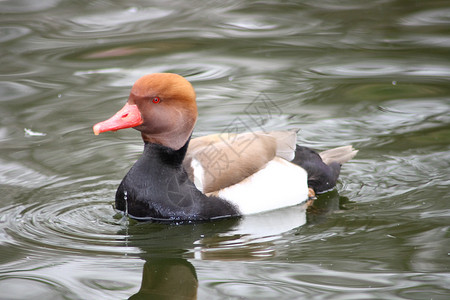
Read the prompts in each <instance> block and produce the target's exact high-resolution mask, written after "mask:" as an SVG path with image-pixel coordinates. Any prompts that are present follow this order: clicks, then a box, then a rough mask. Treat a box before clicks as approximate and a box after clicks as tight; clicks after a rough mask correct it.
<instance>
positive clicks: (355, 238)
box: [0, 0, 450, 299]
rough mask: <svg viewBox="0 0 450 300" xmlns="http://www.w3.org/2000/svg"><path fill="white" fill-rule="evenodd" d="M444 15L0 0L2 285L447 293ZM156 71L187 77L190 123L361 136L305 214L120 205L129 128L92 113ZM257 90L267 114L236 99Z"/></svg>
mask: <svg viewBox="0 0 450 300" xmlns="http://www.w3.org/2000/svg"><path fill="white" fill-rule="evenodd" d="M449 16H450V8H449V6H448V4H446V3H444V2H442V1H421V2H420V1H419V2H417V1H407V0H388V1H385V0H380V1H355V0H346V1H339V2H336V1H310V0H305V1H284V2H282V3H281V2H280V3H278V2H277V3H275V2H273V3H269V2H252V1H241V2H236V1H222V2H208V3H204V2H199V1H195V0H193V1H187V2H182V3H178V2H173V1H139V0H137V1H132V2H117V1H109V0H108V1H87V2H86V1H82V2H73V1H72V2H71V1H65V0H56V1H55V0H44V1H39V2H36V1H30V0H16V1H0V54H1V55H0V64H1V68H2V72H0V73H1V74H0V103H1V109H0V148H1V151H0V193H1V195H2V198H1V201H0V202H1V204H0V265H1V268H0V269H1V271H0V290H1V291H2V292H3V295H10V297H9V296H8V297H9V298H10V299H27V298H36V299H38V298H39V299H62V298H65V299H118V298H119V299H121V298H128V297H132V299H139V298H144V299H145V298H146V297H147V298H148V295H150V294H165V295H168V296H172V298H174V297H175V298H176V299H180V297H181V296H180V297H178V295H179V294H182V295H183V296H186V297H187V298H193V297H195V296H197V298H199V299H211V298H213V299H214V298H217V299H224V298H231V299H234V298H246V299H255V298H280V297H281V298H288V299H291V298H292V297H293V295H294V296H296V297H297V296H298V297H300V298H309V297H310V298H333V299H350V298H358V299H362V298H364V299H428V298H433V299H446V298H447V297H448V296H447V294H448V289H447V287H448V285H449V282H450V281H449V278H450V277H449V264H448V249H449V244H448V217H449V215H450V213H449V211H450V210H449V205H448V185H449V181H448V169H449V168H450V165H449V161H450V151H449V143H450V140H449V137H450V134H449V129H450V126H449V124H450V104H449V103H450V101H449V98H450V96H449V95H450V88H449V87H450V86H449V84H448V83H449V80H448V79H449V76H450V64H449V60H448V53H449V49H448V48H449V46H450V37H449V31H448V28H449V24H450V18H449ZM152 72H175V73H179V74H181V75H183V76H186V77H187V78H188V79H189V80H190V81H191V82H192V83H193V85H194V87H195V89H196V91H197V97H198V107H199V113H200V116H199V119H198V122H197V125H196V129H195V132H194V135H195V136H199V135H203V134H209V133H217V132H222V131H224V130H225V129H227V128H230V127H231V126H237V127H239V128H238V129H239V130H243V129H245V128H250V129H251V130H256V129H259V126H260V125H261V124H262V125H264V127H265V128H267V129H294V128H296V129H298V128H300V131H299V142H300V143H301V144H305V145H309V146H311V147H313V148H316V149H318V150H325V149H329V148H332V147H337V146H342V145H347V144H353V145H354V146H355V147H356V148H358V149H359V150H360V152H359V153H358V156H357V157H356V159H354V160H353V161H351V162H350V163H348V164H347V165H345V166H344V167H343V169H342V175H341V181H340V182H339V184H338V187H337V189H336V190H335V191H332V192H330V193H326V194H324V195H320V197H319V199H318V200H317V201H316V202H315V204H314V206H313V207H311V208H309V209H308V210H307V211H306V210H305V207H302V206H299V207H295V208H289V209H287V210H280V211H277V212H272V213H268V214H262V215H256V216H251V217H248V218H244V219H234V220H223V221H220V222H212V223H203V224H185V225H181V226H175V225H163V224H144V223H135V222H134V221H132V220H130V221H126V220H124V219H123V218H122V216H121V215H119V214H117V213H116V212H115V210H114V209H113V202H114V193H115V189H116V187H117V185H118V183H119V182H120V180H121V179H122V177H123V176H124V175H125V173H126V171H127V170H128V169H129V168H130V165H131V164H132V163H133V162H134V161H135V160H136V159H137V157H138V156H139V154H140V153H141V151H142V145H141V142H140V138H139V134H138V133H137V132H134V131H131V130H130V131H124V132H118V133H117V134H116V135H114V136H111V135H108V136H100V137H96V138H94V137H93V135H92V133H91V125H92V124H94V123H96V121H98V120H102V119H105V118H106V117H109V116H110V115H111V113H112V112H114V111H115V108H116V107H118V106H120V105H121V104H123V103H124V102H125V99H126V97H128V92H129V89H130V86H131V85H132V84H133V82H134V81H135V80H136V79H138V78H139V77H141V76H142V75H143V74H146V73H152ZM262 93H263V94H262ZM260 95H265V96H266V97H268V98H269V99H270V100H271V101H273V103H275V105H276V107H277V113H276V115H273V116H268V115H264V114H262V115H260V116H255V115H252V116H248V115H247V114H245V113H244V111H245V109H246V107H247V106H248V105H249V103H251V102H252V101H253V100H255V99H256V98H257V97H258V96H260ZM254 117H257V118H258V119H259V120H262V122H254V120H253V119H252V118H254ZM236 120H239V122H236ZM165 278H167V280H165ZM177 292H178V294H177ZM132 295H134V296H132Z"/></svg>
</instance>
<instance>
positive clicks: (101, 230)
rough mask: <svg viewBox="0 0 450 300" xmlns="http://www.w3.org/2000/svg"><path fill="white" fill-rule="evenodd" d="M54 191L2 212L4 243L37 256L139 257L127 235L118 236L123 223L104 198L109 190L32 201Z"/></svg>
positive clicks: (35, 195) (41, 192)
mask: <svg viewBox="0 0 450 300" xmlns="http://www.w3.org/2000/svg"><path fill="white" fill-rule="evenodd" d="M99 184H100V185H102V183H99ZM103 184H106V183H103ZM59 190H60V191H61V189H59ZM52 191H53V190H52V189H49V188H44V189H41V190H36V191H35V192H33V194H32V195H31V197H30V199H29V200H28V201H27V202H28V203H24V204H16V205H11V206H7V207H3V208H2V209H1V211H0V214H1V215H2V219H1V223H0V224H1V227H0V229H1V230H0V231H2V235H3V236H4V237H5V239H4V241H5V240H8V241H9V242H10V243H12V244H15V245H17V244H20V245H21V247H22V248H27V249H30V250H31V249H34V251H35V252H36V253H39V252H41V251H43V252H48V251H64V252H66V251H69V252H72V253H76V252H85V251H90V252H96V253H120V254H123V253H139V251H138V250H136V249H134V248H132V247H127V244H126V240H127V238H128V237H127V235H126V234H125V235H119V234H117V232H118V231H119V230H121V229H122V228H123V226H124V223H123V221H121V220H120V219H115V218H114V217H113V216H114V215H115V212H114V209H113V208H112V204H111V203H110V202H108V201H107V200H105V198H104V196H103V195H104V194H106V193H108V192H109V191H108V190H105V189H101V190H96V191H92V192H89V193H85V192H80V193H75V194H67V193H66V194H65V193H64V192H62V195H61V196H62V198H60V199H54V200H49V201H47V202H46V203H42V202H34V201H33V200H34V199H37V198H48V197H49V195H51V194H52ZM53 192H54V191H53Z"/></svg>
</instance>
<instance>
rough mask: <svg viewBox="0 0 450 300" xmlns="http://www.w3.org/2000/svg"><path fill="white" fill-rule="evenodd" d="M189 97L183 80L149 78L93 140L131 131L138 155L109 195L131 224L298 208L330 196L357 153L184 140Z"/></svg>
mask: <svg viewBox="0 0 450 300" xmlns="http://www.w3.org/2000/svg"><path fill="white" fill-rule="evenodd" d="M196 120H197V105H196V101H195V91H194V88H193V87H192V85H191V84H190V83H189V82H188V81H187V80H186V79H185V78H183V77H182V76H180V75H177V74H171V73H157V74H149V75H145V76H143V77H141V78H140V79H139V80H137V81H136V83H135V84H134V85H133V87H132V89H131V93H130V96H129V98H128V102H127V103H126V104H125V106H124V107H123V108H122V109H121V110H120V111H118V112H117V113H116V114H115V115H114V116H112V117H111V118H110V119H108V120H106V121H103V122H100V123H98V124H96V125H94V127H93V129H94V133H95V134H96V135H98V134H99V133H101V132H105V131H116V130H119V129H124V128H131V127H132V128H134V129H137V130H139V131H140V132H141V135H142V139H143V140H144V152H143V154H142V156H141V157H140V158H139V159H138V160H137V162H136V163H135V164H134V166H133V167H132V168H131V169H130V171H129V172H128V174H127V175H126V176H125V178H124V179H123V180H122V182H121V184H120V185H119V187H118V189H117V192H116V208H117V209H118V210H121V211H126V212H127V213H128V215H129V216H130V217H133V218H136V219H145V220H160V221H202V220H211V219H217V218H226V217H233V216H242V215H246V214H254V213H259V212H264V211H269V210H273V209H278V208H281V207H287V206H292V205H297V204H300V203H304V202H305V201H307V200H308V197H311V196H313V195H314V193H321V192H325V191H328V190H330V189H332V188H333V187H334V186H335V184H336V180H337V178H338V176H339V172H340V168H341V165H342V164H343V163H344V162H347V161H348V160H350V159H351V158H353V157H354V156H355V155H356V153H357V150H354V149H353V148H352V146H344V147H339V148H335V149H331V150H327V151H324V152H321V153H320V154H318V153H316V152H314V151H312V150H311V149H309V148H306V147H302V146H298V145H296V132H293V131H285V132H284V131H274V132H248V133H242V134H232V133H230V134H215V135H209V136H204V137H199V138H194V139H192V140H191V134H192V131H193V129H194V125H195V122H196Z"/></svg>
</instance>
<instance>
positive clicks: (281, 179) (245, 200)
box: [218, 157, 308, 215]
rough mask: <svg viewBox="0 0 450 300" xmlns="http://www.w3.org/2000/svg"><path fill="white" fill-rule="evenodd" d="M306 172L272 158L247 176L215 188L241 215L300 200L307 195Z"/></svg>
mask: <svg viewBox="0 0 450 300" xmlns="http://www.w3.org/2000/svg"><path fill="white" fill-rule="evenodd" d="M307 178H308V175H307V173H306V171H305V170H304V169H302V168H301V167H299V166H297V165H294V164H292V163H290V162H287V161H286V160H284V159H281V158H278V157H276V158H274V159H273V160H272V161H270V162H269V163H267V165H266V166H265V167H264V168H263V169H261V170H260V171H258V172H256V173H255V174H253V175H251V176H250V177H248V178H247V179H245V180H243V181H241V182H240V183H237V184H235V185H233V186H230V187H227V188H225V189H222V190H220V191H219V193H218V196H219V197H220V198H222V199H225V200H227V201H229V202H231V203H233V204H234V205H235V206H236V207H237V208H238V209H239V211H240V212H241V213H242V214H243V215H247V214H255V213H260V212H264V211H269V210H274V209H278V208H281V207H287V206H292V205H296V204H300V203H302V202H304V201H305V200H307V199H308V183H307Z"/></svg>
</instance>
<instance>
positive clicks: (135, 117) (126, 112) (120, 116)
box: [93, 103, 144, 135]
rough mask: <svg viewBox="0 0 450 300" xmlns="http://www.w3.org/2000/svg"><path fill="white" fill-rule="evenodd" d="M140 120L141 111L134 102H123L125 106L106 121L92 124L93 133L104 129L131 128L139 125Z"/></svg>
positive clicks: (97, 133) (141, 121)
mask: <svg viewBox="0 0 450 300" xmlns="http://www.w3.org/2000/svg"><path fill="white" fill-rule="evenodd" d="M143 122H144V121H143V120H142V116H141V112H140V111H139V109H138V107H137V106H136V105H135V104H128V103H127V104H125V106H124V107H123V108H122V109H121V110H119V111H118V112H117V113H116V114H115V115H114V116H112V117H111V118H109V119H108V120H106V121H103V122H100V123H97V124H95V125H94V127H93V129H94V134H95V135H99V134H100V133H102V132H106V131H116V130H120V129H125V128H131V127H135V126H138V125H141V124H142V123H143Z"/></svg>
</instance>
